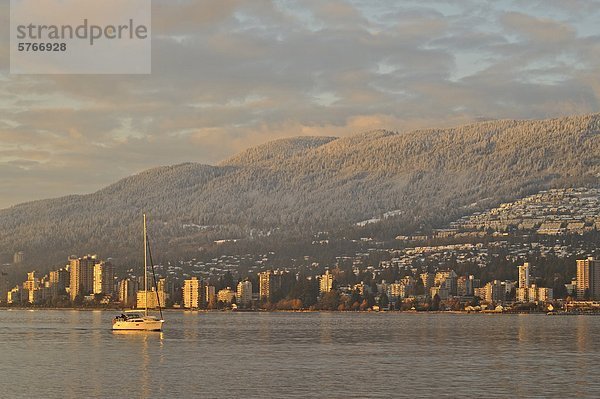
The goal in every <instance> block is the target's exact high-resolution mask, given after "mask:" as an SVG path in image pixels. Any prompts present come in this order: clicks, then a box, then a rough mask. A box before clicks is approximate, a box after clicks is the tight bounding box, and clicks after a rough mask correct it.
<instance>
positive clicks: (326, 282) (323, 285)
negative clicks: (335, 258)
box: [319, 270, 333, 294]
mask: <svg viewBox="0 0 600 399" xmlns="http://www.w3.org/2000/svg"><path fill="white" fill-rule="evenodd" d="M332 289H333V274H331V273H329V270H326V271H325V274H323V275H322V276H321V279H320V280H319V292H320V293H321V294H325V293H327V292H329V291H331V290H332Z"/></svg>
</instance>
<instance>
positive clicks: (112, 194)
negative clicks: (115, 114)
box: [0, 114, 600, 262]
mask: <svg viewBox="0 0 600 399" xmlns="http://www.w3.org/2000/svg"><path fill="white" fill-rule="evenodd" d="M599 176H600V114H593V115H584V116H574V117H567V118H560V119H552V120H543V121H513V120H503V121H492V122H483V123H477V124H472V125H467V126H461V127H456V128H450V129H434V130H419V131H413V132H404V133H393V132H388V131H374V132H368V133H363V134H359V135H355V136H351V137H347V138H339V139H335V138H331V137H300V138H294V139H284V140H277V141H274V142H271V143H268V144H266V145H263V146H259V147H256V148H252V149H249V150H246V151H244V152H242V153H241V154H238V155H236V156H234V157H232V158H231V159H229V160H227V161H224V162H222V163H221V164H220V165H218V166H207V165H201V164H196V163H187V164H181V165H176V166H167V167H159V168H155V169H151V170H148V171H145V172H143V173H140V174H138V175H135V176H131V177H128V178H126V179H123V180H121V181H119V182H117V183H115V184H113V185H111V186H108V187H106V188H104V189H102V190H100V191H98V192H96V193H93V194H89V195H78V196H67V197H62V198H57V199H50V200H43V201H36V202H31V203H26V204H21V205H18V206H14V207H12V208H9V209H4V210H1V211H0V256H3V259H5V260H6V259H8V258H9V256H10V255H12V253H13V252H14V251H16V250H23V251H25V252H26V253H27V254H29V256H30V259H38V260H47V261H52V262H56V261H58V260H60V259H64V258H65V257H66V256H67V255H68V254H70V253H77V254H82V253H85V252H89V251H94V252H97V251H99V252H100V253H101V254H102V255H104V256H109V255H113V256H121V257H125V256H126V255H127V254H131V253H132V252H135V251H137V252H139V251H138V248H137V247H138V246H139V245H138V241H139V236H140V214H141V213H142V211H146V212H147V213H148V214H149V216H150V218H151V219H150V220H151V226H150V227H151V229H150V231H151V234H152V236H153V237H152V238H153V240H154V241H155V242H156V243H157V244H156V245H157V246H158V247H159V248H160V250H162V251H163V252H165V251H168V252H169V253H171V254H176V253H177V251H178V250H179V248H180V247H181V248H183V247H185V248H187V249H189V248H190V245H191V246H193V247H198V246H200V245H203V243H205V242H208V241H210V240H213V239H217V238H234V237H235V238H243V237H245V236H247V232H248V231H249V229H252V228H254V229H263V230H268V229H271V228H274V227H278V228H280V229H281V230H290V231H296V232H297V233H298V234H310V232H311V231H315V230H320V229H327V228H336V227H339V226H344V225H350V224H352V223H354V222H357V221H359V220H364V219H366V218H369V217H372V216H376V215H378V214H381V213H383V212H386V211H390V210H402V211H403V217H402V218H399V219H398V223H402V222H403V221H406V220H413V221H419V220H421V219H423V220H425V219H427V220H430V221H431V220H433V221H439V222H440V223H442V222H445V221H448V220H451V219H452V218H455V217H456V216H458V215H459V214H460V213H461V212H463V211H462V209H463V207H464V206H466V205H468V204H472V203H474V202H477V201H480V200H482V199H486V201H487V203H489V204H493V203H496V202H499V201H502V200H509V199H513V198H518V197H521V196H523V195H525V194H528V193H532V192H535V191H538V190H541V189H546V188H550V187H565V186H572V185H577V186H581V185H586V184H588V185H590V184H591V185H596V184H598V177H599ZM190 224H194V225H197V226H196V227H193V228H190V227H189V226H186V227H184V225H190ZM200 226H204V227H200Z"/></svg>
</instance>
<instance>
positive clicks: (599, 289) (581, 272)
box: [577, 257, 600, 300]
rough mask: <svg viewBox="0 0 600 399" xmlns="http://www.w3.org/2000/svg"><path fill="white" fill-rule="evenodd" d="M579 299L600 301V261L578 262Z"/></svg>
mask: <svg viewBox="0 0 600 399" xmlns="http://www.w3.org/2000/svg"><path fill="white" fill-rule="evenodd" d="M577 299H579V300H583V299H593V300H600V260H597V259H594V258H592V257H589V258H587V259H580V260H579V259H578V260H577Z"/></svg>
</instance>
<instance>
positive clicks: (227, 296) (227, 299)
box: [217, 287, 235, 303]
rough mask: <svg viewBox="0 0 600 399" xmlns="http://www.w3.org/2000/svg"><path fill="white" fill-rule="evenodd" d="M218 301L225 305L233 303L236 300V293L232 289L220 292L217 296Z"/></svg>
mask: <svg viewBox="0 0 600 399" xmlns="http://www.w3.org/2000/svg"><path fill="white" fill-rule="evenodd" d="M217 300H218V301H219V302H223V303H233V302H234V300H235V292H234V291H233V290H232V289H231V287H227V288H225V289H222V290H219V292H218V294H217Z"/></svg>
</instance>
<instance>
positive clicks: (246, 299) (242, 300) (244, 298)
mask: <svg viewBox="0 0 600 399" xmlns="http://www.w3.org/2000/svg"><path fill="white" fill-rule="evenodd" d="M236 298H237V304H238V305H241V306H249V305H250V304H252V282H251V281H248V280H246V281H240V282H239V283H238V285H237V293H236Z"/></svg>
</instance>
